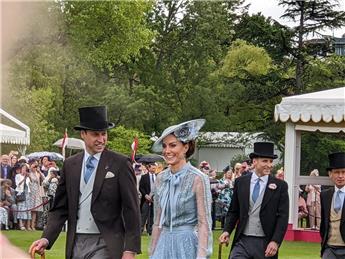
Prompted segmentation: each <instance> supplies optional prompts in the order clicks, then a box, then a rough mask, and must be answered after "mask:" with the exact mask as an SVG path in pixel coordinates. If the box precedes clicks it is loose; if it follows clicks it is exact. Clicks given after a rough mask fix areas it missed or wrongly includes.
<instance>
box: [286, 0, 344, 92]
mask: <svg viewBox="0 0 345 259" xmlns="http://www.w3.org/2000/svg"><path fill="white" fill-rule="evenodd" d="M279 5H282V6H284V7H285V8H286V9H285V11H284V15H282V18H287V19H290V20H292V21H294V22H297V23H298V25H297V26H296V27H295V28H294V30H295V37H296V38H297V46H296V51H295V53H294V56H295V60H296V89H295V92H296V93H301V92H303V90H304V87H303V73H304V67H305V65H306V49H305V45H304V40H305V38H306V36H308V34H310V33H314V32H316V33H317V32H320V31H321V30H323V29H327V28H332V29H336V28H340V27H342V26H344V25H345V12H344V11H339V10H337V8H339V1H338V0H308V1H306V0H279Z"/></svg>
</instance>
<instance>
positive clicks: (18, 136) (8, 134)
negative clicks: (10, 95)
mask: <svg viewBox="0 0 345 259" xmlns="http://www.w3.org/2000/svg"><path fill="white" fill-rule="evenodd" d="M0 114H1V115H2V116H5V117H6V118H8V119H9V120H11V121H12V122H14V123H15V124H17V125H18V126H19V127H21V128H22V129H24V130H20V129H16V128H13V127H10V126H7V125H4V124H2V123H0V143H5V144H19V145H29V144H30V128H29V127H28V126H27V125H25V124H24V123H22V122H21V121H19V120H18V119H16V118H15V117H13V116H12V115H10V114H8V113H7V112H5V111H4V110H3V109H1V108H0Z"/></svg>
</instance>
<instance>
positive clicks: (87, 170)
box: [84, 156, 96, 183]
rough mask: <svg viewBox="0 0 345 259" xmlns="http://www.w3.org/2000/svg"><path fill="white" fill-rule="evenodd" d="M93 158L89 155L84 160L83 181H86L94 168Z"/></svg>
mask: <svg viewBox="0 0 345 259" xmlns="http://www.w3.org/2000/svg"><path fill="white" fill-rule="evenodd" d="M95 160H96V158H94V157H93V156H89V158H88V159H87V160H86V165H85V172H84V181H85V183H87V182H88V181H89V179H90V177H91V175H92V173H93V171H94V169H95Z"/></svg>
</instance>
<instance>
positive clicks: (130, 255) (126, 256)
mask: <svg viewBox="0 0 345 259" xmlns="http://www.w3.org/2000/svg"><path fill="white" fill-rule="evenodd" d="M134 258H135V253H134V252H129V251H125V252H123V254H122V259H134Z"/></svg>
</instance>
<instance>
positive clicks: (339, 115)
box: [274, 87, 345, 229]
mask: <svg viewBox="0 0 345 259" xmlns="http://www.w3.org/2000/svg"><path fill="white" fill-rule="evenodd" d="M274 116H275V120H276V121H281V122H285V123H286V128H285V157H284V170H285V179H286V181H287V182H288V185H289V196H290V217H289V223H290V224H292V225H293V229H297V227H298V217H297V215H298V213H297V212H298V194H299V193H298V192H299V186H300V185H305V184H321V185H330V184H331V183H330V181H329V179H328V177H321V176H319V177H311V176H301V175H300V158H301V133H302V132H303V131H309V132H315V131H320V132H328V133H337V132H345V87H341V88H335V89H330V90H325V91H320V92H315V93H309V94H302V95H296V96H290V97H285V98H283V99H282V101H281V103H280V104H277V105H276V107H275V112H274Z"/></svg>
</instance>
